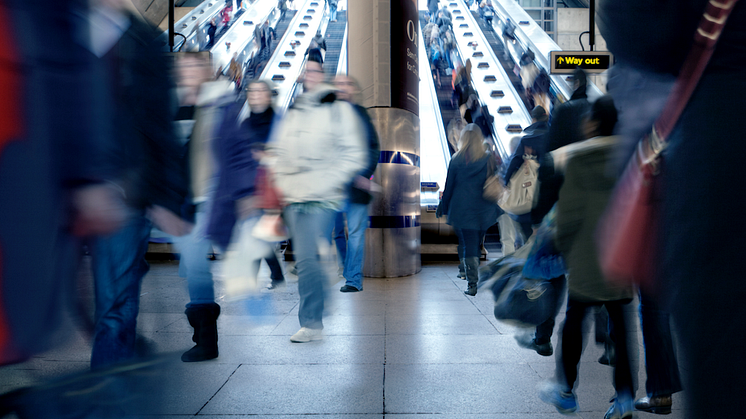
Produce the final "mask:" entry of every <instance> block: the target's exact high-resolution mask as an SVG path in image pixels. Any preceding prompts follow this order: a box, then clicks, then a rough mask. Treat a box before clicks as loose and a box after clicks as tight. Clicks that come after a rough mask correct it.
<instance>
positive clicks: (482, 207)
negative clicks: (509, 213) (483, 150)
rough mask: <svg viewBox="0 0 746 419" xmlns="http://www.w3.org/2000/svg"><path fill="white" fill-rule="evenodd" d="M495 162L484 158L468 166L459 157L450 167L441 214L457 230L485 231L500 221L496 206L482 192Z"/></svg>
mask: <svg viewBox="0 0 746 419" xmlns="http://www.w3.org/2000/svg"><path fill="white" fill-rule="evenodd" d="M491 167H494V162H493V161H492V158H491V157H489V156H488V157H485V158H483V159H480V160H477V161H475V162H472V163H469V162H467V161H466V158H465V157H464V156H463V155H461V154H459V153H457V154H455V155H454V156H453V159H451V163H450V164H449V165H448V176H447V177H446V186H445V190H444V191H443V200H442V202H441V206H442V207H441V210H442V213H443V214H446V215H448V224H450V225H451V226H453V228H456V229H466V230H482V231H486V230H487V229H488V228H489V227H490V226H492V225H493V224H495V222H496V221H497V204H496V203H494V202H489V201H485V200H484V198H482V189H483V188H484V182H485V181H486V180H487V176H488V175H489V174H490V173H491V172H492V170H493V169H492V168H491Z"/></svg>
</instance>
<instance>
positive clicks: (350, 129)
mask: <svg viewBox="0 0 746 419" xmlns="http://www.w3.org/2000/svg"><path fill="white" fill-rule="evenodd" d="M302 80H303V89H304V93H303V94H302V95H301V96H299V97H298V98H296V100H295V103H294V104H293V106H292V107H290V109H288V112H287V114H286V115H285V117H284V118H283V120H282V121H281V122H280V124H279V126H278V129H277V133H276V135H275V136H274V140H273V141H271V142H270V143H269V146H268V152H269V153H270V154H271V158H270V159H269V162H270V163H269V166H270V168H271V170H272V172H273V173H274V177H275V185H276V187H277V188H278V190H279V191H280V193H281V195H282V197H283V198H284V200H285V203H286V204H287V207H285V210H284V217H285V222H286V223H287V225H288V228H289V229H290V235H291V238H292V241H293V251H294V252H295V257H296V264H295V266H296V268H297V269H298V293H299V294H300V299H301V301H300V309H299V310H298V319H299V321H300V326H301V329H300V330H299V331H298V333H296V334H294V335H293V336H292V337H291V338H290V340H291V341H292V342H309V341H312V340H320V339H322V338H323V334H322V329H323V327H324V325H323V322H322V316H323V312H324V300H325V292H326V291H325V289H324V288H325V286H326V283H327V282H328V278H327V275H326V273H325V272H324V268H323V266H322V265H321V262H320V261H319V259H318V255H319V241H320V240H321V241H326V238H325V236H326V234H327V233H328V231H329V230H328V226H329V224H331V222H332V219H333V217H334V214H335V213H336V212H337V211H339V210H341V209H342V205H343V204H344V201H345V199H346V198H347V191H348V188H349V187H350V184H351V183H352V182H353V179H354V177H355V176H356V175H358V174H359V173H360V171H361V170H362V169H363V168H364V167H365V161H366V156H367V149H368V145H367V143H366V140H365V137H364V134H363V133H364V132H365V130H364V129H363V127H362V123H361V122H360V118H359V116H358V115H357V113H356V112H355V109H354V108H353V107H352V106H351V105H350V104H349V103H347V102H344V101H341V100H337V98H336V95H335V89H334V87H332V86H329V85H327V84H324V83H323V81H324V71H323V70H322V66H321V63H320V62H319V60H318V59H317V58H316V57H315V56H314V55H309V57H308V60H307V62H306V67H305V70H304V72H303V76H302Z"/></svg>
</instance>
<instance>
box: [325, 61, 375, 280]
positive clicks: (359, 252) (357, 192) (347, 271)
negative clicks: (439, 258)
mask: <svg viewBox="0 0 746 419" xmlns="http://www.w3.org/2000/svg"><path fill="white" fill-rule="evenodd" d="M334 87H336V88H337V89H338V90H337V98H338V99H341V100H344V101H347V102H350V103H351V104H352V106H353V107H354V108H355V112H356V113H357V116H358V117H359V118H360V121H361V122H362V123H361V129H363V131H364V132H363V135H364V138H365V139H366V141H367V146H368V147H367V149H368V153H367V155H366V157H367V159H366V161H365V167H364V168H363V170H362V171H360V172H359V173H358V174H357V176H355V178H354V180H353V182H352V185H351V186H350V189H349V201H348V202H347V205H346V207H345V210H344V215H346V217H347V242H346V252H345V259H344V274H343V275H344V278H345V285H344V286H343V287H342V288H340V291H341V292H357V291H362V290H363V264H364V260H363V257H364V256H365V230H366V229H367V228H368V204H370V201H371V200H372V199H373V197H372V195H371V190H372V182H371V180H370V178H371V176H373V172H375V171H376V167H377V166H378V158H379V155H380V154H381V150H380V143H379V141H378V134H377V133H376V127H374V126H373V122H371V120H370V116H369V115H368V112H367V111H366V110H365V108H363V107H362V106H360V105H359V104H358V100H359V96H360V85H359V84H358V83H357V81H356V80H355V79H353V78H352V77H349V76H337V77H336V78H335V79H334ZM342 214H343V213H342V212H338V213H337V218H339V217H342ZM337 225H339V223H337Z"/></svg>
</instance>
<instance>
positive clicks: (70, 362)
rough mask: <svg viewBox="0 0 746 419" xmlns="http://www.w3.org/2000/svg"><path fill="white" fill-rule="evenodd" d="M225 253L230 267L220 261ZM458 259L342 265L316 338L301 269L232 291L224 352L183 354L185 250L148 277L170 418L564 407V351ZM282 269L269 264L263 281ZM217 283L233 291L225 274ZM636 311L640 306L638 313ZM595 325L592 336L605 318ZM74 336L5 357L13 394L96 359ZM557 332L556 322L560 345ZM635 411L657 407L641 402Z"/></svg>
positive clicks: (600, 388)
mask: <svg viewBox="0 0 746 419" xmlns="http://www.w3.org/2000/svg"><path fill="white" fill-rule="evenodd" d="M482 263H483V264H484V263H485V262H482ZM214 264H215V268H216V270H217V271H219V265H220V262H219V261H218V262H214ZM456 265H457V263H456V262H428V263H424V264H423V267H422V271H421V272H419V273H418V274H416V275H413V276H409V277H403V278H386V279H379V278H366V279H365V282H364V291H363V292H359V293H340V292H339V291H338V289H339V287H340V286H341V285H343V281H342V280H341V279H340V278H338V277H336V275H330V277H333V278H334V279H333V280H332V281H333V283H332V284H330V287H329V295H330V297H329V299H328V300H327V302H328V304H327V312H326V317H325V319H324V324H325V338H324V340H322V341H318V342H311V343H304V344H300V343H291V342H290V340H289V337H290V336H291V335H292V334H293V333H295V332H296V331H297V330H298V328H299V325H298V318H297V313H298V293H297V277H295V276H294V275H292V274H290V273H288V274H287V276H286V277H287V279H288V280H287V286H286V287H285V288H282V289H278V290H272V291H267V290H265V291H263V292H262V293H261V294H259V296H257V298H255V299H253V300H249V301H238V302H226V301H224V300H223V298H222V297H221V299H219V301H218V302H219V303H220V304H221V306H222V314H221V316H220V318H219V320H218V327H219V347H220V356H219V357H218V358H217V359H215V360H211V361H206V362H199V363H182V362H180V361H178V356H179V354H180V353H181V352H183V351H184V350H186V349H188V348H190V347H191V346H192V342H191V328H190V326H189V324H188V322H187V320H186V317H185V315H184V313H183V311H184V304H185V303H186V302H187V292H186V284H185V280H184V279H182V278H180V277H179V276H178V272H177V271H178V262H152V263H151V270H150V272H149V273H148V275H147V276H146V277H145V279H144V282H143V285H142V292H141V307H140V315H139V318H138V330H139V332H140V334H141V335H142V336H143V337H145V338H146V339H147V340H148V341H150V343H151V347H153V348H155V349H156V350H157V351H158V352H162V353H170V354H172V355H171V356H172V358H173V360H174V362H171V363H169V366H168V369H167V370H166V371H164V374H163V376H162V377H161V378H162V379H163V380H165V384H164V385H163V386H162V387H161V389H162V391H161V394H160V395H159V397H158V405H159V408H160V413H161V415H159V416H157V417H167V418H187V417H191V416H206V417H212V418H216V419H217V418H220V419H224V418H231V419H233V418H240V417H247V418H248V417H251V418H255V417H256V418H272V419H291V418H292V419H300V418H313V419H326V418H345V419H375V418H399V419H427V418H433V419H435V418H437V419H457V418H473V419H483V418H484V419H486V418H505V419H533V418H559V417H562V415H560V414H559V413H557V412H556V410H555V409H554V408H553V407H551V406H549V405H547V404H544V403H543V402H541V401H540V400H539V398H538V397H537V386H538V385H539V384H540V383H541V382H542V381H544V380H547V379H550V378H551V377H552V376H553V374H554V365H555V364H554V361H555V360H554V357H542V356H539V355H538V354H536V353H535V352H533V351H530V350H527V349H522V348H520V347H518V346H517V344H516V342H515V339H514V334H515V333H517V332H520V330H519V329H516V328H514V327H511V326H509V325H506V324H504V323H501V322H499V321H497V320H496V319H495V318H494V316H493V314H492V308H493V300H492V295H491V294H490V293H489V292H487V291H481V290H480V292H479V294H478V295H477V296H476V297H468V296H465V295H464V294H463V293H462V290H463V289H464V288H465V285H466V282H465V281H463V280H460V279H457V278H456V273H457V267H456ZM286 268H290V266H289V265H288V266H286ZM288 270H289V269H288ZM268 277H269V271H268V269H267V268H266V266H262V270H261V272H260V280H261V281H266V282H268V281H269V278H268ZM217 291H218V294H219V295H222V293H221V285H220V283H219V282H218V283H217ZM635 310H636V306H632V305H631V306H630V314H631V315H633V316H634V314H635V313H634V311H635ZM563 315H564V313H563V312H561V313H560V314H559V316H558V326H559V324H560V322H561V319H562V316H563ZM633 318H635V319H636V320H637V318H636V317H633ZM637 329H639V327H637V328H636V329H635V330H634V331H633V332H631V333H632V334H633V335H634V336H636V337H637V339H638V343H637V344H636V347H638V348H639V355H638V358H637V359H636V360H635V364H636V366H637V369H638V372H637V376H638V377H639V384H638V391H637V397H642V396H644V383H645V370H644V367H643V364H642V360H641V359H640V358H641V357H642V346H641V340H640V334H639V330H637ZM588 333H589V334H588V336H589V337H592V334H591V333H592V329H591V328H589V331H588ZM71 334H73V335H74V336H73V337H72V339H71V340H69V341H68V342H67V343H66V344H64V345H63V346H60V347H58V348H57V349H55V350H52V351H50V352H48V353H45V354H42V355H39V356H37V357H35V358H33V359H32V360H30V361H28V362H26V363H23V364H18V365H12V366H6V367H2V368H0V393H4V392H7V391H10V390H13V389H15V388H18V387H20V386H26V385H32V384H38V383H42V382H44V381H45V380H48V379H50V378H52V377H58V376H61V375H65V374H72V373H76V372H79V371H85V370H86V369H87V368H88V362H89V357H90V343H89V339H88V338H87V337H85V334H84V333H82V332H80V331H78V332H74V333H71ZM589 340H591V341H592V339H589ZM556 341H557V331H556V328H555V336H554V338H553V344H554V346H555V348H556V343H557V342H556ZM602 352H603V349H602V347H599V346H598V345H596V344H595V343H593V342H590V343H588V344H587V345H586V349H585V352H584V354H583V358H582V360H581V365H580V375H579V377H580V379H579V384H578V386H577V396H578V401H579V411H578V412H577V414H576V415H575V416H576V417H581V418H599V419H600V418H603V416H604V413H605V412H606V410H607V408H608V407H609V399H610V398H611V397H612V396H613V394H614V390H613V387H612V384H611V372H612V370H611V369H610V368H609V367H607V366H604V365H601V364H599V363H598V362H597V359H598V358H599V356H600V355H601V354H602ZM640 387H641V388H642V389H639V388H640ZM684 397H685V392H684V393H679V394H676V395H675V396H674V406H673V407H674V411H673V414H671V415H669V416H667V417H668V418H672V419H678V418H684V417H685V411H684V410H683V407H684V403H683V400H684ZM153 417H155V416H153ZM635 417H637V418H646V417H654V415H652V414H648V413H642V412H637V413H635Z"/></svg>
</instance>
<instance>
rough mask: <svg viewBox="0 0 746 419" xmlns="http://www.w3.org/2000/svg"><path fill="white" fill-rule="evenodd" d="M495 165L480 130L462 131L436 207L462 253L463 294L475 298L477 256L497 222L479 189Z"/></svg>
mask: <svg viewBox="0 0 746 419" xmlns="http://www.w3.org/2000/svg"><path fill="white" fill-rule="evenodd" d="M494 167H495V162H494V160H493V158H492V155H491V154H489V153H488V152H487V149H486V148H485V145H484V137H483V136H482V130H481V129H480V128H479V126H477V125H476V124H469V125H467V126H466V128H464V131H463V132H462V134H461V140H460V141H459V151H458V153H456V154H454V155H453V158H452V159H451V163H450V165H449V166H448V176H447V178H446V186H445V190H444V191H443V200H442V201H441V205H440V208H439V210H440V214H445V215H447V216H448V224H450V225H451V226H452V227H453V229H454V230H456V234H457V235H458V240H459V243H460V244H461V249H463V251H462V252H463V253H462V254H459V258H460V259H461V263H463V264H464V265H465V266H466V279H467V281H468V283H469V285H468V288H467V289H466V291H464V293H465V294H466V295H472V296H473V295H476V294H477V281H478V280H479V274H478V270H479V256H480V254H481V246H482V239H484V234H485V233H486V232H487V229H488V228H489V227H490V226H491V225H493V224H495V222H496V221H497V203H495V202H489V201H485V200H484V198H482V189H483V188H484V182H485V181H486V180H487V176H489V175H490V174H492V173H493V172H494Z"/></svg>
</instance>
